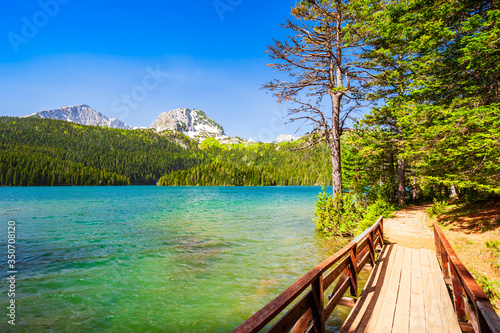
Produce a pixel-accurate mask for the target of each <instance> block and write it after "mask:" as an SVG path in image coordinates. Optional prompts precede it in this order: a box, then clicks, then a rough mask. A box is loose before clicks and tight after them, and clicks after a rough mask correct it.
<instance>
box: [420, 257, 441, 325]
mask: <svg viewBox="0 0 500 333" xmlns="http://www.w3.org/2000/svg"><path fill="white" fill-rule="evenodd" d="M420 265H421V274H422V285H423V288H424V307H425V331H426V332H429V333H430V332H439V330H440V329H442V327H443V323H442V321H441V317H440V315H439V304H438V300H437V299H436V295H437V292H436V288H435V285H434V279H433V271H432V268H431V263H430V260H429V254H428V251H427V250H424V249H421V250H420Z"/></svg>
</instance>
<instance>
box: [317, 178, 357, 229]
mask: <svg viewBox="0 0 500 333" xmlns="http://www.w3.org/2000/svg"><path fill="white" fill-rule="evenodd" d="M314 215H315V216H316V217H315V219H314V222H315V223H316V229H317V230H319V231H321V232H323V233H324V234H326V235H328V236H353V235H354V234H355V232H356V230H357V225H358V221H359V220H360V219H361V217H362V208H360V207H358V205H357V204H356V200H355V196H354V195H353V194H351V193H345V194H344V195H336V196H335V197H334V198H332V195H330V194H329V193H327V192H326V189H325V187H324V186H323V188H322V192H320V193H319V194H318V200H317V201H316V208H315V210H314Z"/></svg>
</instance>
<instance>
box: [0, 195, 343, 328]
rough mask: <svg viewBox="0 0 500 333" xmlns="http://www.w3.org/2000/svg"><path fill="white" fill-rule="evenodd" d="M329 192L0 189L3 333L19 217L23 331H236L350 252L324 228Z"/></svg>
mask: <svg viewBox="0 0 500 333" xmlns="http://www.w3.org/2000/svg"><path fill="white" fill-rule="evenodd" d="M319 191H320V188H319V187H156V186H128V187H31V188H26V187H25V188H0V208H1V210H0V222H1V223H0V228H1V229H0V249H3V250H1V251H3V253H2V252H1V251H0V278H1V280H2V284H1V286H2V291H1V295H0V309H5V310H0V314H1V316H0V318H3V319H0V331H5V330H10V329H11V328H12V327H10V325H8V324H7V319H8V318H7V316H6V314H7V309H6V306H7V305H8V301H9V298H8V297H7V288H6V287H7V283H6V282H5V281H6V277H7V275H8V274H7V268H6V267H7V250H6V248H7V247H6V246H7V245H6V244H7V222H8V221H9V220H12V221H15V222H16V236H17V243H16V247H17V248H16V256H17V258H16V259H17V266H16V269H17V272H18V273H17V276H16V277H17V279H16V297H15V299H16V316H17V317H16V323H17V325H16V331H20V332H23V331H25V332H59V331H71V332H101V331H105V332H230V331H231V330H232V329H234V328H235V327H236V326H238V325H239V324H240V323H241V322H243V321H244V320H245V319H246V318H248V317H249V316H250V315H251V314H253V313H254V312H255V311H257V310H258V309H260V308H261V307H262V306H263V305H265V304H266V303H267V302H269V301H270V300H272V299H273V298H274V297H275V296H277V295H278V294H279V293H280V292H282V291H283V290H284V289H286V288H287V287H288V286H289V285H290V284H291V283H293V282H295V280H297V279H298V278H299V277H300V276H302V275H303V274H305V273H306V272H307V271H308V270H310V269H311V268H312V267H313V266H314V265H316V264H318V263H319V262H320V261H322V260H323V259H325V258H327V257H328V256H329V255H330V254H332V253H334V252H335V251H336V250H337V249H339V248H340V247H341V245H340V244H335V242H333V241H331V240H326V239H324V238H323V237H321V236H320V235H318V234H317V233H316V232H315V231H314V224H313V223H312V221H311V220H312V217H313V211H314V202H315V199H316V195H317V194H318V192H319ZM346 313H347V311H346V310H345V309H342V312H339V311H337V312H335V313H334V315H332V318H331V320H330V321H329V323H328V326H329V329H330V331H335V329H336V328H338V326H339V325H340V324H341V323H342V321H343V320H344V318H345V316H346Z"/></svg>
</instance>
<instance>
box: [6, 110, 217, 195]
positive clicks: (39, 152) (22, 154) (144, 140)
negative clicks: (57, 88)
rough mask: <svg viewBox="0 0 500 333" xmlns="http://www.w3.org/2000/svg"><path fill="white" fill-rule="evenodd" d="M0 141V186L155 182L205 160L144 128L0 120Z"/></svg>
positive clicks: (200, 155) (40, 120)
mask: <svg viewBox="0 0 500 333" xmlns="http://www.w3.org/2000/svg"><path fill="white" fill-rule="evenodd" d="M0 137H1V140H0V184H2V185H14V186H26V185H28V186H37V185H124V184H156V181H157V180H158V179H159V178H160V177H161V176H163V175H164V174H167V173H169V172H172V171H176V170H181V169H185V168H190V167H194V166H196V165H199V164H202V163H206V162H207V161H206V159H205V157H204V156H203V155H202V154H199V153H198V150H197V149H184V148H183V147H181V146H180V145H178V144H175V143H173V142H172V141H171V140H170V139H169V137H166V136H162V135H158V134H156V133H154V132H152V131H144V130H120V129H110V128H102V127H95V126H83V125H78V124H74V123H69V122H64V121H59V120H50V119H35V118H10V117H1V118H0ZM187 142H189V141H187Z"/></svg>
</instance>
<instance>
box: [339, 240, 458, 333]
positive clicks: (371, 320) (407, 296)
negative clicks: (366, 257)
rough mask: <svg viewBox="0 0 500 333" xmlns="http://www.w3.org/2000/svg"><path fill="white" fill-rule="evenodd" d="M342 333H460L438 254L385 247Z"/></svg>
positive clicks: (392, 245) (396, 246)
mask: <svg viewBox="0 0 500 333" xmlns="http://www.w3.org/2000/svg"><path fill="white" fill-rule="evenodd" d="M340 332H397V333H400V332H443V333H444V332H462V330H461V329H460V326H459V324H458V319H457V315H456V314H455V310H454V308H453V305H452V303H451V299H450V294H449V293H448V290H447V289H446V285H445V283H444V280H443V274H442V272H441V269H440V267H439V263H438V261H437V259H436V254H435V253H434V252H432V251H429V250H423V249H420V250H417V249H410V248H406V247H402V246H398V245H394V244H391V245H386V246H385V247H384V251H383V252H382V253H381V255H380V258H379V260H377V265H376V266H375V269H374V270H373V271H372V273H371V275H370V278H369V280H368V282H367V283H366V285H365V288H364V290H363V291H362V293H361V295H360V297H359V298H358V301H357V302H356V305H355V307H354V308H353V309H352V311H351V313H350V314H349V317H348V318H347V320H346V321H345V323H344V325H343V327H342V329H341V331H340Z"/></svg>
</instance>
